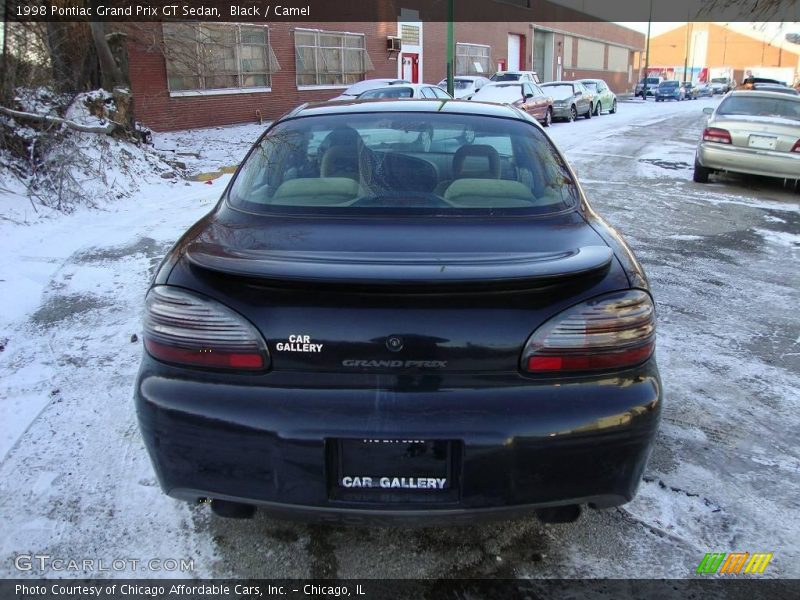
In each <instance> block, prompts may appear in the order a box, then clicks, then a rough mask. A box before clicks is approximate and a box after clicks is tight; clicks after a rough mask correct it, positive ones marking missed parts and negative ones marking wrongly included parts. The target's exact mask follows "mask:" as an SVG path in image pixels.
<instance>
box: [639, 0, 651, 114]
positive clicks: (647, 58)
mask: <svg viewBox="0 0 800 600" xmlns="http://www.w3.org/2000/svg"><path fill="white" fill-rule="evenodd" d="M652 23H653V0H650V17H649V18H648V20H647V46H646V47H645V50H644V86H643V88H642V89H643V90H644V91H643V92H642V93H643V94H644V98H643V100H645V101H647V75H648V71H649V68H650V25H651V24H652Z"/></svg>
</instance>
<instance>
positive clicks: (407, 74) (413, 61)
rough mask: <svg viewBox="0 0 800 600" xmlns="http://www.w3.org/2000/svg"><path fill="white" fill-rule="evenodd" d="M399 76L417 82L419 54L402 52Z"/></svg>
mask: <svg viewBox="0 0 800 600" xmlns="http://www.w3.org/2000/svg"><path fill="white" fill-rule="evenodd" d="M401 60H402V63H401V65H402V74H401V77H402V78H403V79H405V80H407V81H410V82H411V83H419V54H406V53H403V54H402V59H401Z"/></svg>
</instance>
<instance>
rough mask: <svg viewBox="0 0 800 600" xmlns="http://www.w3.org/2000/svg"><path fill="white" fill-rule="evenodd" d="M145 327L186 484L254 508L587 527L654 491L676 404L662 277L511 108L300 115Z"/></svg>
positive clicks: (156, 390) (236, 189)
mask: <svg viewBox="0 0 800 600" xmlns="http://www.w3.org/2000/svg"><path fill="white" fill-rule="evenodd" d="M426 128H432V129H433V131H434V133H435V135H434V136H433V137H434V140H435V141H434V143H433V144H432V146H431V147H430V148H429V149H428V151H426V152H421V151H418V150H416V149H415V145H414V144H413V141H414V140H415V139H416V138H417V136H418V135H419V132H420V131H423V130H425V129H426ZM465 130H469V131H471V132H472V135H471V136H470V140H469V141H467V140H464V135H463V134H464V131H465ZM143 339H144V347H145V353H144V355H143V358H142V363H141V368H140V371H139V375H138V379H137V382H136V388H135V398H136V406H137V412H138V418H139V423H140V427H141V432H142V435H143V438H144V441H145V444H146V447H147V449H148V451H149V452H150V456H151V458H152V461H153V464H154V467H155V471H156V473H157V476H158V480H159V482H160V484H161V487H162V489H163V490H164V491H165V492H166V493H167V494H169V495H171V496H173V497H176V498H181V499H184V500H188V501H192V502H196V501H198V500H200V499H205V500H209V501H210V503H211V508H212V509H213V510H214V511H215V512H216V513H217V514H221V515H225V516H231V517H245V516H250V515H252V513H253V511H254V510H255V507H257V506H258V507H261V508H262V509H264V510H265V511H267V512H268V513H270V514H274V515H278V516H286V517H298V518H301V519H306V520H319V521H329V520H332V521H333V520H335V521H341V522H344V523H348V524H358V523H365V522H377V523H381V524H383V523H389V522H393V523H402V524H443V523H470V522H472V521H474V520H475V519H478V518H483V517H490V516H495V517H497V516H502V517H510V516H512V515H517V514H529V513H533V512H535V513H536V514H538V515H539V517H540V518H541V519H543V520H545V521H550V522H558V521H569V520H574V519H575V518H577V516H578V514H579V511H580V507H581V506H585V505H589V506H591V507H595V508H603V507H610V506H616V505H620V504H623V503H625V502H627V501H629V500H630V499H631V498H632V497H633V496H634V494H635V492H636V489H637V486H638V484H639V481H640V479H641V476H642V472H643V469H644V467H645V463H646V461H647V458H648V455H649V453H650V449H651V446H652V443H653V439H654V436H655V433H656V429H657V426H658V422H659V416H660V413H661V404H662V402H661V397H662V391H661V383H660V380H659V375H658V370H657V367H656V362H655V357H654V348H655V319H654V303H653V299H652V297H651V294H650V290H649V287H648V283H647V280H646V278H645V275H644V273H643V272H642V268H641V267H640V265H639V263H638V262H637V261H636V259H635V258H634V256H633V254H632V252H631V250H630V249H629V248H628V246H626V244H625V242H624V241H623V240H622V238H621V237H620V235H619V234H618V233H617V232H616V231H615V230H614V229H612V228H611V227H610V226H609V225H607V224H606V223H605V221H603V219H602V218H601V217H599V216H598V215H597V213H596V212H594V210H592V208H591V207H590V205H589V203H588V200H587V198H586V197H585V196H584V193H583V191H582V189H581V187H580V185H579V184H578V182H577V180H576V177H575V173H574V172H573V171H572V170H571V169H570V167H569V166H568V165H567V163H566V161H565V160H564V157H563V156H562V155H561V154H560V152H559V151H558V150H557V149H556V147H555V146H554V145H553V143H552V142H551V141H550V139H549V138H548V137H547V135H546V134H545V133H544V130H543V129H542V128H541V127H540V126H539V125H538V124H537V123H536V122H535V121H534V120H533V118H531V117H530V116H529V115H527V114H526V113H524V112H522V111H520V110H518V109H516V108H513V107H511V106H506V105H498V104H484V103H479V102H463V101H457V100H449V101H435V100H405V101H392V100H384V101H377V102H376V101H372V102H336V103H328V104H321V105H310V106H305V107H302V108H299V109H296V110H295V111H293V112H292V113H290V114H289V115H287V116H286V117H284V118H282V119H279V120H277V121H276V122H275V123H273V124H272V125H271V126H270V127H269V129H268V130H267V131H266V132H265V133H264V134H263V135H262V136H261V138H260V139H259V140H258V142H257V143H256V144H255V146H254V147H253V148H252V150H251V151H250V152H249V153H248V155H247V157H246V158H245V160H244V162H243V164H242V165H241V167H240V168H239V170H238V171H237V173H236V174H235V175H234V177H233V179H232V181H231V183H230V184H229V185H228V187H227V189H226V190H225V191H224V193H223V195H222V198H221V199H220V201H219V203H218V204H217V206H216V207H215V208H214V209H213V210H212V211H211V212H210V213H209V214H208V215H207V216H205V217H204V218H203V219H201V220H200V221H199V222H198V223H196V224H195V225H194V226H192V227H191V228H190V229H189V231H187V232H186V234H185V235H184V236H183V237H182V239H180V240H179V241H178V243H177V244H176V245H175V247H174V248H173V249H172V250H171V251H170V252H169V254H168V255H167V257H166V258H165V260H164V261H163V263H162V264H161V266H160V268H159V269H158V270H157V272H156V275H155V278H154V281H153V283H152V287H151V288H150V290H149V292H148V293H147V298H146V307H145V315H144V332H143Z"/></svg>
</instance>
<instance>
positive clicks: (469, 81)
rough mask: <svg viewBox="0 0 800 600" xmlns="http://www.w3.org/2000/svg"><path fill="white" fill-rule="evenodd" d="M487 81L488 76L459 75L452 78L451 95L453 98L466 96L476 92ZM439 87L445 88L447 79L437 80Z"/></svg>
mask: <svg viewBox="0 0 800 600" xmlns="http://www.w3.org/2000/svg"><path fill="white" fill-rule="evenodd" d="M487 83H491V82H490V81H489V78H488V77H481V76H479V75H459V76H457V77H454V78H453V96H454V97H455V98H467V99H469V96H471V95H472V94H474V93H475V92H477V91H478V90H479V89H481V88H482V87H483V86H485V85H486V84H487ZM439 87H440V88H442V89H443V90H447V79H442V80H441V81H440V82H439Z"/></svg>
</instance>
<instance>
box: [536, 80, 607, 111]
mask: <svg viewBox="0 0 800 600" xmlns="http://www.w3.org/2000/svg"><path fill="white" fill-rule="evenodd" d="M541 88H542V90H543V91H544V93H545V94H549V95H550V96H552V97H553V118H554V119H565V120H566V121H574V120H575V119H577V118H578V117H579V116H584V117H586V118H587V119H591V118H592V113H593V112H594V103H593V100H594V97H593V96H592V93H591V92H590V91H589V90H588V89H586V88H585V87H584V85H583V84H582V83H580V82H578V81H551V82H549V83H544V84H542V85H541Z"/></svg>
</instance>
